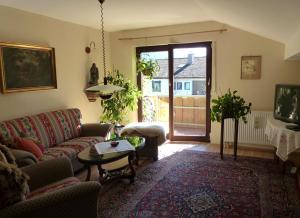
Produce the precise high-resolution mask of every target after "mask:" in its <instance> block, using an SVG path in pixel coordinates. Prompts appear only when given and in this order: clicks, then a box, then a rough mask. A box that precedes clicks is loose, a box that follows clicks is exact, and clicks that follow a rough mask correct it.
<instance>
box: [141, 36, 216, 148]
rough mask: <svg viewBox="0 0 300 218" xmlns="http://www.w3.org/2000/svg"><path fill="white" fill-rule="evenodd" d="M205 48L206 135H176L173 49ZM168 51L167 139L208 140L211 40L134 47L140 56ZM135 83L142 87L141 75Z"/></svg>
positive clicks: (209, 126) (209, 129) (209, 128)
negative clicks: (145, 53)
mask: <svg viewBox="0 0 300 218" xmlns="http://www.w3.org/2000/svg"><path fill="white" fill-rule="evenodd" d="M193 47H205V48H206V51H207V53H206V135H205V136H176V135H174V107H173V103H174V93H173V90H174V89H173V88H174V76H173V73H172V72H173V71H174V59H173V50H174V49H176V48H193ZM158 51H168V56H169V57H168V58H169V130H170V132H169V139H170V140H171V141H202V142H210V132H211V120H210V98H211V81H212V42H210V41H208V42H196V43H184V44H170V45H158V46H145V47H137V48H136V56H137V58H139V57H140V54H141V53H142V52H158ZM137 84H138V87H139V89H140V90H141V88H142V80H141V75H138V76H137ZM138 121H139V122H141V121H142V101H141V100H139V102H138Z"/></svg>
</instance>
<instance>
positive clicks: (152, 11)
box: [0, 0, 300, 52]
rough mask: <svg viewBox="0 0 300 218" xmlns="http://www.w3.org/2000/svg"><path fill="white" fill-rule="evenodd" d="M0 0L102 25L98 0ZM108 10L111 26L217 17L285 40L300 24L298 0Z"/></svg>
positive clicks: (166, 2)
mask: <svg viewBox="0 0 300 218" xmlns="http://www.w3.org/2000/svg"><path fill="white" fill-rule="evenodd" d="M0 5H4V6H9V7H13V8H17V9H21V10H24V11H29V12H33V13H37V14H41V15H45V16H49V17H53V18H56V19H60V20H65V21H69V22H73V23H77V24H81V25H85V26H90V27H94V28H99V27H100V9H99V2H98V0H63V1H61V0H0ZM104 13H105V14H104V19H105V29H106V30H107V31H118V30H128V29H137V28H145V27H153V26H164V25H171V24H182V23H191V22H199V21H208V20H215V21H218V22H221V23H226V24H229V25H232V26H234V27H237V28H240V29H243V30H246V31H249V32H252V33H255V34H259V35H262V36H265V37H267V38H270V39H273V40H276V41H279V42H283V43H285V44H287V43H289V42H290V41H291V39H293V37H294V35H295V34H296V33H297V32H299V30H300V0H127V1H125V0H106V1H105V3H104ZM299 40H300V39H299ZM299 52H300V50H299Z"/></svg>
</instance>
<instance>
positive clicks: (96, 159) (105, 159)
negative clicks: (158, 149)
mask: <svg viewBox="0 0 300 218" xmlns="http://www.w3.org/2000/svg"><path fill="white" fill-rule="evenodd" d="M134 156H135V151H134V150H127V151H120V152H112V153H105V154H101V155H92V154H91V147H88V148H85V149H84V150H83V151H81V152H80V153H78V155H77V158H78V160H79V162H81V163H82V164H84V165H85V166H86V168H87V170H88V172H87V177H86V181H89V180H90V178H91V166H93V165H97V167H98V172H99V182H100V183H101V184H104V183H106V182H108V181H111V180H114V179H120V178H127V179H129V181H130V183H133V182H134V177H135V170H134V168H133V166H132V162H133V160H134ZM125 157H128V165H125V166H122V167H120V168H117V169H113V170H105V169H103V168H102V165H104V164H109V163H113V162H116V161H118V160H121V159H123V158H125Z"/></svg>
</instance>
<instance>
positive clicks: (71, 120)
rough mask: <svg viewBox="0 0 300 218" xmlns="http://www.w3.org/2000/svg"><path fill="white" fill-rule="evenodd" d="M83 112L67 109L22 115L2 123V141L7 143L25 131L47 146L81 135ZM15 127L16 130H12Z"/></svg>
mask: <svg viewBox="0 0 300 218" xmlns="http://www.w3.org/2000/svg"><path fill="white" fill-rule="evenodd" d="M80 119H81V112H80V110H79V109H76V108H74V109H66V110H58V111H51V112H47V113H40V114H37V115H32V116H26V117H21V118H17V119H13V120H9V121H5V122H1V123H0V141H1V142H2V143H7V142H8V141H10V140H12V139H10V137H14V136H19V135H20V134H21V133H25V134H26V135H28V136H31V137H36V138H38V139H39V140H40V141H41V143H42V144H43V145H44V146H45V147H52V146H54V145H57V144H60V143H62V142H64V141H66V140H69V139H72V138H76V137H78V136H80V126H81V123H80ZM10 128H14V130H10Z"/></svg>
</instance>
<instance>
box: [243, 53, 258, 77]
mask: <svg viewBox="0 0 300 218" xmlns="http://www.w3.org/2000/svg"><path fill="white" fill-rule="evenodd" d="M260 77H261V56H242V60H241V79H260Z"/></svg>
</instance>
